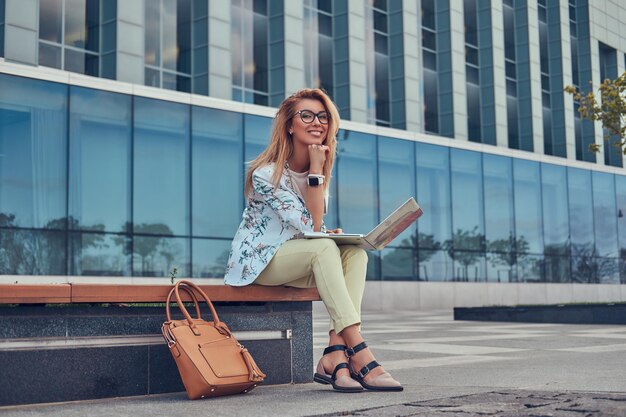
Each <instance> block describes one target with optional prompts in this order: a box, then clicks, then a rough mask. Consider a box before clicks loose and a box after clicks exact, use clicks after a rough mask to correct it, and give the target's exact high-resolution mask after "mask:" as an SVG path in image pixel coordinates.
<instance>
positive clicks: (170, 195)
mask: <svg viewBox="0 0 626 417" xmlns="http://www.w3.org/2000/svg"><path fill="white" fill-rule="evenodd" d="M133 159H134V172H133V174H134V177H133V190H134V191H133V193H134V195H133V222H134V225H133V226H134V227H133V231H134V232H135V233H138V232H139V230H141V233H151V234H162V235H169V234H176V235H187V234H189V174H188V173H189V106H186V105H183V104H178V103H170V102H165V101H157V100H152V99H146V98H142V97H136V98H135V149H134V158H133ZM135 272H136V271H135Z"/></svg>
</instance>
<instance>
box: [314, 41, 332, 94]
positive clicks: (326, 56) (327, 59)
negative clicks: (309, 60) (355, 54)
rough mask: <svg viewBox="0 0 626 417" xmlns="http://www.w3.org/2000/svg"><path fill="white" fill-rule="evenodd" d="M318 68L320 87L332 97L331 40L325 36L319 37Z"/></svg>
mask: <svg viewBox="0 0 626 417" xmlns="http://www.w3.org/2000/svg"><path fill="white" fill-rule="evenodd" d="M318 67H319V69H318V72H319V77H320V80H319V83H320V87H321V88H323V89H325V90H326V92H328V93H329V94H331V95H332V91H333V86H334V82H335V81H334V74H333V68H334V65H333V39H332V38H329V37H327V36H320V37H319V57H318ZM331 98H332V97H331Z"/></svg>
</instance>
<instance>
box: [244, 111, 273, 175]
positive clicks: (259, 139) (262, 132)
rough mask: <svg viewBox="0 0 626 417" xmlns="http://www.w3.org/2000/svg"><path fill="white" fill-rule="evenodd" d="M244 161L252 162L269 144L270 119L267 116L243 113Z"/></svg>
mask: <svg viewBox="0 0 626 417" xmlns="http://www.w3.org/2000/svg"><path fill="white" fill-rule="evenodd" d="M243 120H244V135H243V137H244V143H245V159H244V161H245V163H246V164H248V163H250V162H252V161H253V160H254V159H255V158H256V157H257V156H259V155H260V154H261V152H263V150H264V149H265V148H266V147H267V145H268V144H269V141H270V140H269V138H270V133H271V130H272V119H270V118H269V117H261V116H252V115H249V114H246V115H244V119H243ZM246 169H247V168H246Z"/></svg>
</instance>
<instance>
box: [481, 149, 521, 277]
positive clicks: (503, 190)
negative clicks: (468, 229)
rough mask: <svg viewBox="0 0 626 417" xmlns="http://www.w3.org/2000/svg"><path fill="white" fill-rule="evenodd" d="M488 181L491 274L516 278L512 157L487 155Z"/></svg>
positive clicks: (487, 244) (488, 241) (487, 239)
mask: <svg viewBox="0 0 626 417" xmlns="http://www.w3.org/2000/svg"><path fill="white" fill-rule="evenodd" d="M483 178H484V181H485V190H484V191H485V237H486V247H487V250H488V251H489V252H490V253H488V254H487V278H488V280H489V281H494V282H511V281H514V280H515V264H516V263H517V256H516V255H515V254H514V252H515V250H516V246H517V245H516V243H518V242H517V241H516V239H515V225H514V219H515V218H514V216H513V212H514V209H513V168H512V162H511V159H510V158H506V157H503V156H496V155H489V154H484V155H483Z"/></svg>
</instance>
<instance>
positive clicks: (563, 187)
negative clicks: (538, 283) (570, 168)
mask: <svg viewBox="0 0 626 417" xmlns="http://www.w3.org/2000/svg"><path fill="white" fill-rule="evenodd" d="M541 186H542V190H543V194H542V197H543V233H544V242H545V254H547V255H569V253H570V250H569V216H568V212H569V208H568V206H567V171H566V168H565V167H563V166H558V165H551V164H542V166H541Z"/></svg>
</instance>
